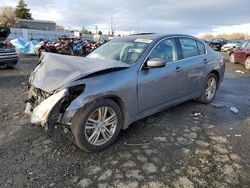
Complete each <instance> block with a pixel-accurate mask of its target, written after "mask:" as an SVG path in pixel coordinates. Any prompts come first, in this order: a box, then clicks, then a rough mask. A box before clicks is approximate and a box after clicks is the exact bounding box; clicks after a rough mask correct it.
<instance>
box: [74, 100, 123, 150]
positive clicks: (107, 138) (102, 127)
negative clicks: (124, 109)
mask: <svg viewBox="0 0 250 188" xmlns="http://www.w3.org/2000/svg"><path fill="white" fill-rule="evenodd" d="M99 110H100V111H99ZM99 114H102V115H101V116H100V118H99ZM104 114H105V115H104ZM111 116H112V117H111ZM101 117H103V118H101ZM110 117H111V119H109V120H108V118H110ZM107 122H110V123H107ZM111 122H112V123H111ZM70 128H71V132H72V134H73V136H74V142H75V144H76V145H77V146H78V147H79V148H81V149H83V150H85V151H87V152H95V151H100V150H103V149H105V148H107V147H109V146H110V145H112V144H113V143H114V142H115V140H116V138H117V136H118V135H119V132H120V130H121V128H122V113H121V110H120V108H119V106H118V105H117V104H116V103H115V102H114V101H113V100H111V99H102V100H97V101H94V102H92V103H90V104H88V106H87V107H86V108H82V109H80V110H79V111H78V112H77V113H76V115H75V116H74V117H73V119H72V125H71V127H70ZM107 129H108V130H107ZM106 133H108V134H106Z"/></svg>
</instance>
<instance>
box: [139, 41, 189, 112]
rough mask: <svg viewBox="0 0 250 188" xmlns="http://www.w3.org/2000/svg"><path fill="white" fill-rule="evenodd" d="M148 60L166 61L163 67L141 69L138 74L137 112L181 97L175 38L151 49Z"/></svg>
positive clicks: (181, 75)
mask: <svg viewBox="0 0 250 188" xmlns="http://www.w3.org/2000/svg"><path fill="white" fill-rule="evenodd" d="M150 58H162V59H165V60H166V61H167V64H166V66H165V67H162V68H150V69H143V68H142V69H141V70H139V72H138V108H139V112H143V111H145V110H148V109H151V108H153V107H156V106H160V105H164V104H165V103H168V102H171V101H174V100H175V99H178V98H180V97H182V96H183V88H184V84H183V80H184V77H183V71H182V69H181V66H180V62H178V60H179V57H178V49H177V43H176V39H175V38H169V39H164V40H162V41H161V42H159V43H158V44H156V46H155V47H154V48H153V50H152V52H151V53H150V54H149V57H148V59H150Z"/></svg>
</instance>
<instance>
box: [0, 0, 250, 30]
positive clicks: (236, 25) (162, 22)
mask: <svg viewBox="0 0 250 188" xmlns="http://www.w3.org/2000/svg"><path fill="white" fill-rule="evenodd" d="M17 2H18V0H0V6H7V5H9V6H13V7H14V6H16V4H17ZM25 2H26V3H27V4H28V8H30V9H31V13H32V16H33V18H34V19H40V20H53V21H56V23H57V24H58V25H62V26H64V27H66V28H70V29H80V28H81V27H82V26H85V27H86V28H87V29H90V30H94V29H95V25H97V26H98V30H103V31H107V30H109V28H110V22H111V17H113V23H114V25H115V26H116V31H118V32H122V31H135V32H159V33H187V34H193V35H200V34H202V33H211V32H212V33H214V34H217V33H221V32H227V33H230V32H244V33H247V32H248V34H250V0H25Z"/></svg>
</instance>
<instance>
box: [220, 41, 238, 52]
mask: <svg viewBox="0 0 250 188" xmlns="http://www.w3.org/2000/svg"><path fill="white" fill-rule="evenodd" d="M242 42H243V41H242V40H229V41H228V43H227V44H224V45H223V46H222V47H221V51H222V52H228V51H229V52H230V51H232V50H233V49H235V48H238V47H239V46H240V45H241V44H242Z"/></svg>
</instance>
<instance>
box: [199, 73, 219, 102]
mask: <svg viewBox="0 0 250 188" xmlns="http://www.w3.org/2000/svg"><path fill="white" fill-rule="evenodd" d="M217 83H218V78H217V76H216V75H215V74H214V73H210V74H209V75H208V76H207V78H206V81H205V83H204V86H203V88H202V92H201V96H200V97H199V98H198V99H197V101H199V102H201V103H204V104H208V103H210V102H211V101H212V100H213V98H214V96H215V94H216V91H217Z"/></svg>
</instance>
